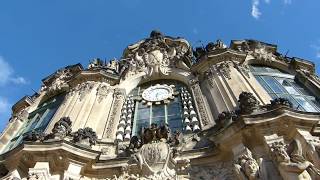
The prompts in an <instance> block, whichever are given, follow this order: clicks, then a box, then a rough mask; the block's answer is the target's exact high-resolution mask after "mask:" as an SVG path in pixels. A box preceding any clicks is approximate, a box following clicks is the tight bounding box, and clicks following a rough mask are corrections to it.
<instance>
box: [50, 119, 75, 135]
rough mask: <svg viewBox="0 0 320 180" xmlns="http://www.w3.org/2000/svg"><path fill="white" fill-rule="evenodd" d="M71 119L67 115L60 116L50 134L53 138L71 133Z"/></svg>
mask: <svg viewBox="0 0 320 180" xmlns="http://www.w3.org/2000/svg"><path fill="white" fill-rule="evenodd" d="M71 124H72V122H71V120H70V118H69V117H62V118H61V119H60V120H59V121H58V122H56V123H55V124H54V127H53V129H52V134H53V136H54V138H57V139H63V138H64V137H66V136H68V135H70V134H71V131H72V129H71Z"/></svg>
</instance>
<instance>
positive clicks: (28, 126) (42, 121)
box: [4, 95, 64, 151]
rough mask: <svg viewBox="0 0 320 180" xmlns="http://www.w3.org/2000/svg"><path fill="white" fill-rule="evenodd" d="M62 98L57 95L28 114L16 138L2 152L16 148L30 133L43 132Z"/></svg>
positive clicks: (62, 96)
mask: <svg viewBox="0 0 320 180" xmlns="http://www.w3.org/2000/svg"><path fill="white" fill-rule="evenodd" d="M63 98H64V95H58V96H55V97H53V98H50V99H48V100H47V101H45V102H43V103H41V104H40V105H39V106H38V108H37V109H36V110H34V111H33V112H31V113H30V114H29V116H28V120H26V121H25V122H24V124H23V127H21V128H20V130H19V131H18V133H17V134H16V136H15V137H14V138H13V139H11V141H10V143H9V144H8V145H7V147H6V149H5V150H4V151H8V150H10V149H13V148H15V147H16V146H18V145H19V144H20V143H21V142H22V139H23V137H24V136H25V135H26V134H28V133H30V132H31V131H38V132H43V131H44V130H45V129H46V127H47V126H48V124H49V122H50V120H51V119H52V117H53V115H54V114H55V112H56V111H57V109H58V107H59V105H60V104H61V102H62V100H63Z"/></svg>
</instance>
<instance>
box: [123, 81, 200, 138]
mask: <svg viewBox="0 0 320 180" xmlns="http://www.w3.org/2000/svg"><path fill="white" fill-rule="evenodd" d="M153 123H155V124H157V126H158V127H159V126H161V125H164V124H168V125H169V127H170V129H171V131H172V132H175V131H180V132H183V133H188V132H197V131H199V130H200V127H199V121H198V116H197V114H196V111H195V109H194V102H193V99H192V96H191V94H190V92H189V90H188V88H187V87H186V86H185V85H184V84H182V83H180V82H177V81H168V80H166V81H164V80H163V81H152V82H148V83H145V84H142V85H140V86H138V87H137V88H135V89H133V90H132V91H131V92H130V94H129V96H128V98H127V100H126V102H125V103H124V105H123V107H122V114H121V117H120V122H119V126H118V131H117V140H118V141H122V140H129V139H130V137H131V136H134V135H140V133H141V130H142V129H143V128H149V127H150V126H151V124H153Z"/></svg>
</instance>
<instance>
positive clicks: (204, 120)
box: [190, 79, 214, 130]
mask: <svg viewBox="0 0 320 180" xmlns="http://www.w3.org/2000/svg"><path fill="white" fill-rule="evenodd" d="M190 85H191V86H190V87H191V92H192V95H193V97H194V101H195V105H196V108H197V111H198V115H199V120H200V123H201V127H202V129H203V130H205V129H208V128H210V127H212V126H213V125H214V121H213V119H212V118H211V119H210V116H209V113H208V112H209V109H208V108H209V107H208V106H207V104H206V102H205V100H204V97H203V95H202V91H201V89H200V85H199V81H198V79H193V80H191V81H190Z"/></svg>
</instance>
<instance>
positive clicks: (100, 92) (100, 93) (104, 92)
mask: <svg viewBox="0 0 320 180" xmlns="http://www.w3.org/2000/svg"><path fill="white" fill-rule="evenodd" d="M111 91H112V89H110V87H108V86H106V85H100V86H99V87H98V88H97V101H98V103H101V101H102V100H103V99H104V98H106V97H107V96H108V94H109V93H110V92H111Z"/></svg>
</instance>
